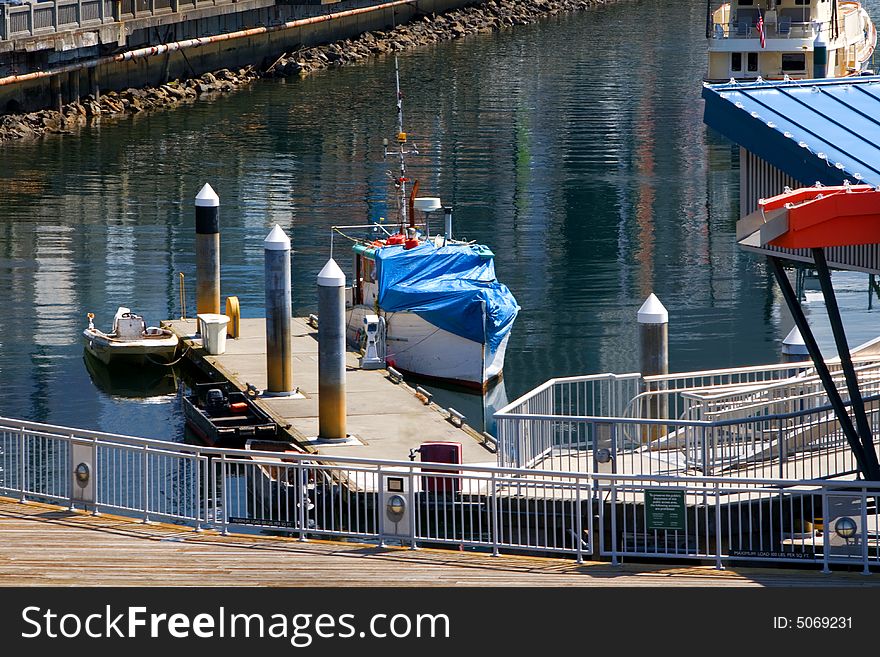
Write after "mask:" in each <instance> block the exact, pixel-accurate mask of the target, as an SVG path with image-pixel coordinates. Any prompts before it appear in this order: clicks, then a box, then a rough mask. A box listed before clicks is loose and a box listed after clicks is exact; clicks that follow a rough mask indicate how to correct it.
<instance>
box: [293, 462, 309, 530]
mask: <svg viewBox="0 0 880 657" xmlns="http://www.w3.org/2000/svg"><path fill="white" fill-rule="evenodd" d="M307 480H308V476H306V477H303V465H302V461H297V462H296V494H297V499H299V509H297V521H296V522H297V524H298V525H299V540H300V541H301V542H305V541H306V529H308V527H306V504H307V501H308V496H309V494H308V490H307V486H306V484H305V482H306V481H307Z"/></svg>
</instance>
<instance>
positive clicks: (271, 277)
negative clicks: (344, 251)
mask: <svg viewBox="0 0 880 657" xmlns="http://www.w3.org/2000/svg"><path fill="white" fill-rule="evenodd" d="M263 249H264V253H265V260H266V374H267V378H268V387H267V388H266V391H267V392H269V393H274V394H290V393H292V392H294V390H293V368H292V360H291V355H292V354H291V338H290V328H291V323H292V320H291V315H292V305H293V303H292V300H291V289H290V238H289V237H287V235H286V234H285V233H284V231H283V230H281V226H279V225H278V224H275V228H273V229H272V232H270V233H269V235H268V236H267V237H266V239H265V241H264V242H263Z"/></svg>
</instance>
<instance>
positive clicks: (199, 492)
mask: <svg viewBox="0 0 880 657" xmlns="http://www.w3.org/2000/svg"><path fill="white" fill-rule="evenodd" d="M101 5H102V6H103V5H104V0H101ZM196 464H197V465H198V467H197V470H198V473H199V474H198V477H197V478H196V531H197V532H200V531H202V519H203V518H204V521H205V524H206V525H207V524H208V459H207V458H205V457H203V456H202V455H201V454H200V453H198V452H196Z"/></svg>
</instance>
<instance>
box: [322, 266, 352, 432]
mask: <svg viewBox="0 0 880 657" xmlns="http://www.w3.org/2000/svg"><path fill="white" fill-rule="evenodd" d="M345 413H346V409H345V274H343V273H342V270H341V269H340V268H339V265H337V264H336V261H335V260H333V258H331V259H330V260H328V261H327V264H326V265H324V268H323V269H322V270H321V272H320V273H319V274H318V438H320V439H321V440H345V438H346V436H347V433H346V427H345Z"/></svg>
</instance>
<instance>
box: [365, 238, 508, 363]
mask: <svg viewBox="0 0 880 657" xmlns="http://www.w3.org/2000/svg"><path fill="white" fill-rule="evenodd" d="M376 276H377V281H378V283H379V307H380V308H381V309H382V310H384V311H385V312H397V311H402V310H408V311H410V312H414V313H416V314H417V315H419V316H421V317H422V318H423V319H425V320H426V321H428V322H430V323H431V324H433V325H434V326H437V327H439V328H441V329H443V330H445V331H449V332H450V333H454V334H455V335H460V336H461V337H463V338H467V339H468V340H473V341H475V342H483V339H484V337H485V339H486V342H487V343H488V344H489V346H490V348H492V349H493V350H494V349H497V348H498V345H499V344H501V341H502V340H503V339H504V336H506V335H507V334H508V333H509V332H510V329H511V328H512V327H513V320H514V319H516V314H517V312H519V305H517V303H516V299H514V298H513V294H511V292H510V290H508V289H507V286H505V285H502V284H501V283H499V282H498V279H496V278H495V264H494V261H493V260H492V259H491V258H481V257H480V256H479V255H478V254H477V253H476V251H475V249H474V247H472V246H468V245H461V244H457V245H448V246H444V247H440V248H436V247H435V246H434V245H433V244H430V243H429V244H422V245H420V246H417V247H415V248H414V249H409V250H404V248H403V247H402V246H387V247H384V248H381V249H378V250H377V251H376ZM483 301H485V302H486V324H485V327H484V326H483V305H482V302H483Z"/></svg>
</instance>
